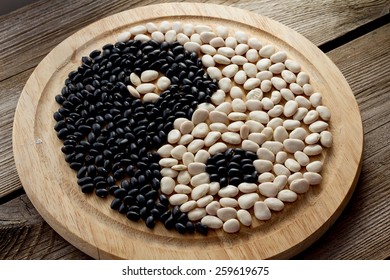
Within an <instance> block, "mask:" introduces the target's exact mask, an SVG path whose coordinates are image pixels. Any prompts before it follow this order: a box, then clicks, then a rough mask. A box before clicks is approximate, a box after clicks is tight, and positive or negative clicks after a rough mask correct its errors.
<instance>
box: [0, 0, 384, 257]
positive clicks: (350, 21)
mask: <svg viewBox="0 0 390 280" xmlns="http://www.w3.org/2000/svg"><path fill="white" fill-rule="evenodd" d="M73 2H74V3H73ZM102 2H103V1H72V2H70V1H67V2H64V1H40V2H37V3H35V4H32V5H30V6H27V7H25V8H22V9H20V10H18V11H16V12H14V13H11V14H9V15H6V16H2V17H0V23H1V24H0V46H1V49H2V52H1V53H0V182H1V183H0V197H3V196H4V195H6V194H8V193H11V192H12V191H14V190H16V189H20V188H21V184H20V181H19V179H18V176H17V174H16V169H15V166H14V163H13V157H12V149H11V130H12V121H13V116H14V109H15V106H16V103H17V99H18V97H19V94H20V92H21V90H22V88H23V86H24V83H25V82H26V81H27V79H28V77H29V75H30V74H31V72H32V70H33V68H34V67H35V66H36V65H37V63H39V61H40V60H41V59H42V58H43V57H44V56H45V55H46V54H47V53H48V52H49V51H50V50H51V49H52V48H53V47H54V46H55V45H56V44H58V43H59V42H60V41H62V40H63V39H65V38H66V37H67V36H69V35H70V34H72V33H74V32H75V31H77V30H78V29H80V28H82V27H84V26H85V25H87V24H88V23H91V22H93V21H95V20H97V19H99V18H101V17H103V16H106V15H110V14H113V13H116V12H118V11H122V10H124V9H128V8H133V7H137V6H141V5H146V4H151V3H152V2H153V1H137V2H135V1H117V2H116V3H115V6H113V5H109V6H104V5H102V4H101V3H102ZM159 2H163V1H159ZM197 2H200V1H197ZM207 2H213V3H222V2H223V4H225V5H232V6H237V7H241V8H246V9H249V10H252V11H254V12H258V13H261V14H264V15H266V16H269V17H271V18H273V19H276V20H278V21H280V22H282V23H284V24H286V25H288V26H290V27H292V28H294V29H295V30H297V31H299V32H300V33H302V34H303V35H305V36H306V37H308V38H309V39H310V40H311V41H313V42H314V43H316V44H317V45H318V44H322V43H324V42H327V41H330V40H332V39H334V38H337V37H338V36H339V35H342V34H344V33H345V32H347V31H350V30H353V29H354V28H356V27H357V26H360V25H361V24H364V23H366V22H369V21H371V20H373V19H375V18H377V17H379V16H381V15H383V14H386V13H388V10H389V2H388V1H332V2H333V3H329V2H327V3H326V4H324V5H323V6H321V4H318V3H316V2H314V1H307V2H308V3H303V2H300V5H297V3H296V1H290V3H292V4H291V5H290V6H289V4H288V3H287V4H286V3H283V4H276V2H275V1H258V2H252V1H251V2H242V3H240V1H207ZM355 2H357V3H355ZM266 4H268V5H269V7H272V9H269V8H268V9H266V8H265V5H266ZM291 6H295V7H297V9H299V10H298V11H307V15H306V16H305V13H303V14H302V12H301V13H299V12H298V13H295V12H294V13H291V9H290V8H288V7H291ZM80 7H83V8H80ZM79 10H80V12H78V11H79ZM42 11H45V13H44V14H43V13H42ZM281 11H282V12H281ZM61 15H66V17H65V16H61ZM297 15H298V16H297ZM329 22H331V25H329ZM316 26H317V27H316ZM336 26H337V28H336ZM389 34H390V27H389V25H387V26H384V27H382V28H380V29H377V30H375V31H373V32H371V33H369V34H367V35H364V36H362V37H361V38H359V39H357V40H354V41H352V42H351V43H349V44H346V45H344V46H342V47H340V48H337V49H335V50H333V51H331V52H330V53H329V56H330V57H331V59H332V60H333V61H334V62H335V63H336V65H337V66H338V67H339V68H340V70H341V71H342V72H343V74H344V76H345V77H346V78H347V80H348V82H349V83H350V85H351V87H352V90H353V92H354V94H355V96H356V98H357V100H358V104H359V107H360V110H361V114H362V118H363V124H364V131H365V147H364V148H365V150H364V161H363V168H362V175H361V178H360V180H359V183H358V185H357V188H356V191H355V193H354V195H353V196H352V199H351V202H350V203H349V205H348V206H347V208H346V210H345V211H344V212H343V214H342V215H341V217H340V218H339V219H338V220H337V222H336V223H335V225H334V226H333V227H331V228H330V229H329V231H328V232H327V233H326V234H325V235H324V236H323V237H322V238H321V239H320V240H319V241H318V242H317V243H315V244H314V245H313V246H311V247H310V248H309V249H308V250H306V251H305V252H303V253H302V254H300V255H298V256H297V257H296V258H304V259H384V258H389V257H390V237H389V236H390V222H389V219H388V213H389V211H390V204H389V203H388V199H387V198H388V196H389V195H390V181H389V180H390V179H389V175H390V174H389V171H388V170H389V164H388V162H389V160H390V151H389V150H390V148H389V142H390V140H389V129H390V118H389V117H388V116H389V113H390V109H389V108H390V104H389V103H390V99H389V98H388V97H389V91H388V88H389V86H390V78H389V77H390V75H389V74H390V73H389V72H390V67H389V66H388V65H389V62H390V53H389V52H388V48H389V46H390V41H389V37H390V36H389ZM338 172H341V171H338ZM0 213H1V214H0V240H1V241H0V259H23V258H26V259H43V258H49V259H62V258H65V259H84V258H88V256H86V255H85V254H83V253H82V252H80V251H78V250H77V249H75V248H74V247H73V246H71V245H70V244H68V243H67V242H66V241H64V240H63V239H62V238H61V237H60V236H58V234H56V233H55V232H54V231H53V230H52V229H51V228H50V227H49V226H48V225H47V224H46V223H45V222H44V221H43V220H42V218H40V216H39V215H38V214H37V212H36V211H35V209H34V208H33V206H32V205H31V203H30V202H29V200H28V198H27V197H26V196H25V195H22V196H20V197H18V198H16V199H13V200H12V201H10V202H8V203H6V204H3V205H0ZM37 240H38V241H37ZM48 244H50V246H48Z"/></svg>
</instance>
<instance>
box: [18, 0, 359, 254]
mask: <svg viewBox="0 0 390 280" xmlns="http://www.w3.org/2000/svg"><path fill="white" fill-rule="evenodd" d="M163 20H170V21H175V20H179V21H182V22H192V23H201V24H207V25H210V26H216V25H219V24H221V25H225V26H228V27H230V28H231V30H238V29H241V30H243V31H245V32H247V33H248V34H250V35H252V36H255V37H257V38H260V39H261V40H263V41H264V42H269V43H272V44H274V45H275V46H276V47H277V48H278V49H282V50H285V51H286V52H287V53H288V56H289V58H291V59H293V60H296V61H299V62H300V63H301V65H302V68H303V70H304V71H305V72H307V73H309V74H310V76H311V83H312V85H313V86H314V88H315V89H316V90H317V91H319V92H321V93H322V94H323V102H324V104H325V105H327V106H328V107H329V108H330V110H331V112H332V119H331V121H330V131H331V132H332V133H333V136H334V146H333V148H331V149H328V150H327V151H325V152H324V156H325V157H326V163H325V164H324V169H323V171H322V175H323V178H324V179H323V183H322V184H321V185H320V186H318V187H312V188H311V189H310V191H309V192H308V193H306V194H305V195H301V196H300V197H299V200H298V201H297V202H295V203H293V204H292V205H288V206H287V207H286V208H285V209H284V210H283V211H282V212H280V213H274V214H273V216H272V219H271V220H270V221H267V222H257V223H255V224H254V226H253V228H245V227H244V228H242V229H241V231H240V232H239V233H238V234H226V233H224V232H223V231H222V230H220V231H217V232H211V233H210V234H209V235H208V236H206V237H205V236H202V235H200V234H195V235H188V234H187V235H180V234H178V233H177V232H175V231H168V230H166V229H165V228H164V227H163V226H162V224H161V223H160V224H158V225H157V226H156V228H155V229H154V230H149V229H148V228H146V227H145V226H144V224H143V222H139V223H134V222H130V221H128V220H127V219H126V217H125V216H124V215H121V214H119V213H118V212H116V211H112V210H111V209H110V208H109V204H110V202H111V199H110V198H108V199H100V198H98V197H96V196H95V195H84V194H82V193H81V192H80V190H79V187H78V186H77V184H76V182H75V181H76V180H75V174H74V171H72V170H71V169H70V168H69V167H68V165H67V164H66V163H65V161H64V158H63V155H62V153H61V152H60V148H61V146H62V145H61V144H62V143H61V141H59V140H58V139H57V137H56V135H55V133H54V131H53V126H54V124H55V121H54V120H53V117H52V115H53V112H55V111H56V110H57V109H58V105H57V104H56V103H55V101H54V96H55V95H56V94H58V93H59V92H60V90H61V88H62V85H63V83H64V80H65V78H66V77H67V74H68V73H69V72H70V71H71V70H73V69H76V68H77V66H78V65H79V61H80V58H81V56H83V55H87V54H89V52H90V51H92V50H93V49H97V48H101V46H103V45H104V44H106V43H108V42H112V43H113V42H115V41H116V36H117V35H118V34H119V33H120V32H122V31H124V30H128V29H129V28H130V27H132V26H135V25H138V24H145V23H146V22H148V21H153V22H161V21H163ZM362 147H363V131H362V123H361V118H360V114H359V109H358V106H357V103H356V101H355V99H354V96H353V94H352V91H351V89H350V87H349V86H348V84H347V82H346V80H345V79H344V77H343V76H342V74H341V73H340V71H339V70H338V69H337V67H336V66H335V65H334V64H333V63H332V62H331V61H330V59H329V58H328V57H327V56H326V55H325V54H323V53H322V52H321V51H320V50H319V49H318V48H317V47H316V46H314V45H313V44H312V43H310V42H309V41H308V40H307V39H305V38H304V37H303V36H301V35H299V34H298V33H296V32H295V31H293V30H291V29H289V28H287V27H285V26H283V25H282V24H280V23H278V22H275V21H273V20H270V19H268V18H266V17H263V16H260V15H257V14H254V13H251V12H248V11H244V10H240V9H236V8H230V7H224V6H218V5H208V4H178V3H175V4H161V5H154V6H148V7H142V8H137V9H134V10H129V11H125V12H122V13H119V14H116V15H113V16H110V17H107V18H104V19H102V20H100V21H98V22H96V23H94V24H91V25H89V26H88V27H86V28H84V29H82V30H80V31H79V32H77V33H76V34H74V35H72V36H70V37H69V38H68V39H66V40H65V41H63V42H62V43H61V44H59V45H58V46H57V47H56V48H54V49H53V50H52V51H51V52H50V53H49V54H48V55H47V56H46V57H45V58H44V59H43V60H42V62H41V63H40V64H39V65H38V66H37V68H36V69H35V71H34V72H33V73H32V75H31V77H30V78H29V80H28V81H27V83H26V85H25V87H24V89H23V92H22V95H21V97H20V99H19V103H18V106H17V109H16V114H15V122H14V130H13V149H14V156H15V162H16V167H17V170H18V173H19V176H20V179H21V181H22V183H23V186H24V188H25V191H26V193H27V195H28V197H29V198H30V199H31V201H32V203H33V204H34V206H35V207H36V208H37V210H38V211H39V213H40V214H41V215H42V217H43V218H44V219H45V220H46V221H47V222H48V223H49V224H50V225H51V226H52V227H53V228H54V229H55V230H56V231H57V232H58V233H59V234H60V235H61V236H63V237H64V238H65V239H66V240H68V241H69V242H70V243H72V244H73V245H74V246H76V247H77V248H79V249H80V250H82V251H84V252H85V253H87V254H88V255H90V256H92V257H94V258H97V259H107V258H124V259H267V258H288V257H291V256H293V255H294V254H297V253H298V252H300V251H302V250H303V249H305V248H306V247H308V246H309V245H310V244H312V243H313V242H314V241H315V240H316V239H318V238H319V237H320V236H321V235H322V234H323V233H324V232H325V231H326V230H327V229H328V228H329V226H330V225H331V224H332V223H333V222H334V221H335V219H336V218H337V217H338V216H339V214H340V213H341V211H342V210H343V208H344V206H345V205H346V203H347V201H348V200H349V198H350V197H351V194H352V192H353V190H354V187H355V185H356V182H357V179H358V174H359V171H360V166H361V157H362Z"/></svg>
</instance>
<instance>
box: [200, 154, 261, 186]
mask: <svg viewBox="0 0 390 280" xmlns="http://www.w3.org/2000/svg"><path fill="white" fill-rule="evenodd" d="M256 159H257V155H256V154H255V153H252V152H249V151H244V150H242V149H233V148H230V149H228V150H226V151H225V152H224V153H218V154H216V155H214V156H212V157H210V158H209V159H208V161H207V163H206V172H207V173H208V174H209V175H210V182H219V184H220V186H221V188H223V187H226V186H227V185H233V186H238V185H239V184H241V183H256V182H257V177H258V174H257V171H256V169H255V167H254V166H253V161H254V160H256Z"/></svg>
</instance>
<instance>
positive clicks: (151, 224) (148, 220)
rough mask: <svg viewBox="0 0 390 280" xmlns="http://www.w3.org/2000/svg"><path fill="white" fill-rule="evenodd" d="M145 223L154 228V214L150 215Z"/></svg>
mask: <svg viewBox="0 0 390 280" xmlns="http://www.w3.org/2000/svg"><path fill="white" fill-rule="evenodd" d="M145 224H146V226H147V227H148V228H154V226H155V220H154V217H153V216H149V217H147V218H146V221H145Z"/></svg>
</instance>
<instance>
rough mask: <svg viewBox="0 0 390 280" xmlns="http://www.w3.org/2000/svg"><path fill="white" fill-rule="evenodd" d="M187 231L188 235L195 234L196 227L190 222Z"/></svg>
mask: <svg viewBox="0 0 390 280" xmlns="http://www.w3.org/2000/svg"><path fill="white" fill-rule="evenodd" d="M186 230H187V232H188V233H194V232H195V226H194V224H193V223H192V222H191V221H188V222H187V223H186Z"/></svg>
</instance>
